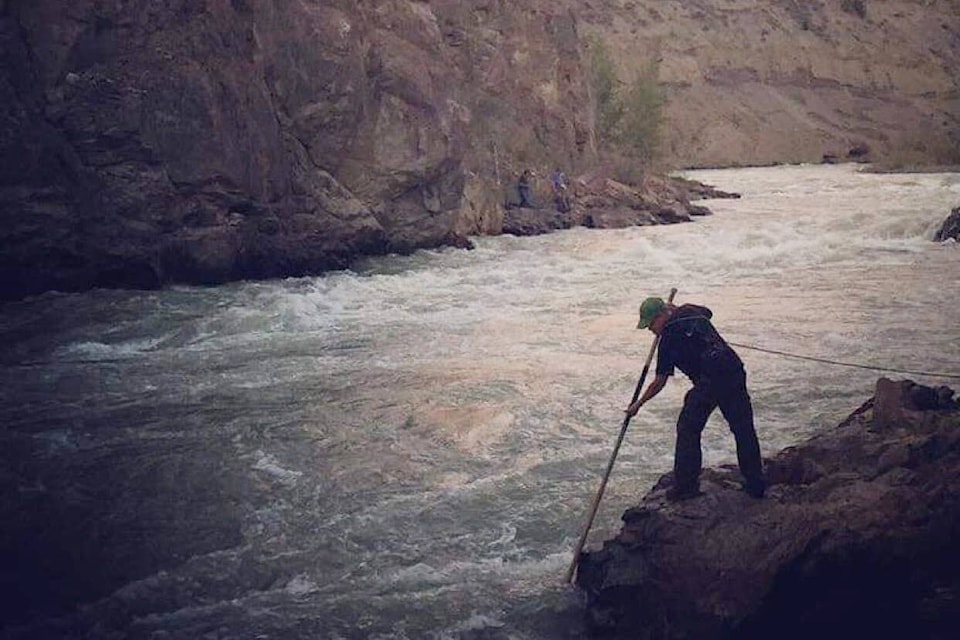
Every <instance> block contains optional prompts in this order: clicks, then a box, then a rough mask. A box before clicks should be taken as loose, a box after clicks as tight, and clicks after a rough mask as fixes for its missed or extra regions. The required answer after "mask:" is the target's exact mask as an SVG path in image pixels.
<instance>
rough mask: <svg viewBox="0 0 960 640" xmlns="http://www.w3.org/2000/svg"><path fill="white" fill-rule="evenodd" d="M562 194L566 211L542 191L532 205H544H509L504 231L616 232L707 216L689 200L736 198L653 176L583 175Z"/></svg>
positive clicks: (732, 195)
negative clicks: (634, 181) (627, 180)
mask: <svg viewBox="0 0 960 640" xmlns="http://www.w3.org/2000/svg"><path fill="white" fill-rule="evenodd" d="M567 193H568V196H567V197H568V201H569V204H570V206H569V208H567V210H564V208H563V207H560V206H557V205H556V204H555V203H550V202H549V200H550V199H551V198H552V195H551V194H549V193H546V192H545V191H544V190H542V189H541V190H540V193H538V194H537V196H536V197H535V198H534V204H535V205H540V204H542V205H543V206H535V207H533V208H521V207H518V206H515V205H513V204H512V203H511V204H510V205H508V206H507V209H506V212H505V214H504V220H503V232H504V233H510V234H513V235H518V236H529V235H537V234H541V233H549V232H550V231H554V230H557V229H569V228H571V227H576V226H584V227H590V228H600V229H620V228H623V227H631V226H647V225H656V224H676V223H678V222H690V221H691V220H692V219H693V217H695V216H706V215H710V214H711V211H710V210H709V209H707V208H706V207H703V206H700V205H697V204H694V203H693V202H692V201H693V200H697V199H701V198H739V197H740V195H739V194H736V193H727V192H725V191H721V190H719V189H716V188H714V187H710V186H708V185H704V184H700V183H698V182H694V181H690V180H684V179H680V178H660V177H654V176H648V177H647V178H645V180H644V183H643V184H642V185H639V186H638V187H631V186H629V185H626V184H623V183H622V182H618V181H616V180H613V179H610V178H605V177H602V176H598V175H585V176H582V177H580V178H579V179H577V180H574V181H573V183H572V184H571V185H570V189H569V191H568V192H567Z"/></svg>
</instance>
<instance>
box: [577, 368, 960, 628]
mask: <svg viewBox="0 0 960 640" xmlns="http://www.w3.org/2000/svg"><path fill="white" fill-rule="evenodd" d="M766 467H767V474H768V479H769V481H770V487H769V491H768V494H767V498H765V499H763V500H755V499H752V498H750V497H749V496H747V495H746V494H745V493H743V492H742V491H740V490H739V482H738V481H737V480H738V475H737V472H736V468H735V467H732V466H730V467H721V468H718V469H708V470H705V472H704V476H703V478H702V488H703V489H704V495H703V496H701V497H699V498H696V499H693V500H688V501H684V502H680V503H669V502H667V501H666V499H665V495H664V494H665V491H664V489H665V488H666V487H667V486H669V484H670V478H669V475H668V476H664V477H663V478H662V479H661V480H660V482H659V483H658V484H657V486H655V487H654V488H653V490H652V491H651V492H650V493H649V494H648V495H647V496H646V497H644V498H643V500H642V501H641V503H640V504H639V505H638V506H636V507H633V508H631V509H629V510H628V511H626V512H625V513H624V514H623V518H622V519H623V523H624V524H623V527H622V529H621V531H620V533H619V534H618V535H617V536H616V537H615V538H614V539H612V540H609V541H607V542H606V543H604V545H603V548H602V549H601V550H598V551H592V552H587V553H584V554H583V555H582V556H581V558H580V562H579V571H578V575H577V585H578V586H579V587H580V588H581V589H583V590H584V591H585V592H586V594H587V599H588V606H587V617H588V623H589V626H590V628H591V629H592V630H593V631H594V632H595V633H597V634H604V635H612V636H614V637H630V638H710V639H716V638H758V639H759V638H771V637H777V638H797V639H798V640H799V639H801V638H803V639H809V638H818V637H827V638H838V637H851V638H853V637H862V638H867V637H879V638H889V637H895V636H903V637H912V638H946V637H952V636H951V635H950V633H952V631H951V630H953V631H955V630H956V629H957V628H960V627H958V625H960V546H958V545H957V544H956V540H957V535H958V534H960V410H958V405H957V402H956V401H955V400H954V399H953V392H952V390H950V389H948V388H946V387H940V388H936V389H933V388H930V387H923V386H922V385H915V384H913V383H911V382H909V381H905V382H892V381H889V380H881V381H879V382H878V385H877V395H876V396H875V398H872V399H871V400H869V401H868V402H866V403H865V404H864V405H863V406H862V407H861V408H860V409H858V410H857V411H856V412H854V414H852V415H851V416H850V417H849V418H848V419H847V420H846V421H844V422H843V423H842V424H840V425H839V426H838V427H837V428H835V429H832V430H829V431H826V432H824V433H821V434H820V435H818V436H816V437H814V438H811V439H810V440H809V441H807V442H806V443H804V444H802V445H799V446H797V447H791V448H788V449H785V450H784V451H782V452H780V453H779V454H778V455H777V456H776V457H775V458H773V459H770V460H768V461H767V462H766Z"/></svg>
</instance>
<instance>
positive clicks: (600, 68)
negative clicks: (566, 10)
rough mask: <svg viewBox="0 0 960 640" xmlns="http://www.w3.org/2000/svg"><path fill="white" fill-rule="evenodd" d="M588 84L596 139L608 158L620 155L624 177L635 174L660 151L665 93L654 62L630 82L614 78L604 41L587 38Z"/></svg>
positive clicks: (611, 63) (653, 160) (652, 161)
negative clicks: (592, 102) (589, 80)
mask: <svg viewBox="0 0 960 640" xmlns="http://www.w3.org/2000/svg"><path fill="white" fill-rule="evenodd" d="M590 49H591V56H590V63H591V83H592V89H593V101H594V112H595V117H596V127H597V139H598V141H599V144H600V149H601V151H602V152H604V153H605V154H606V155H607V156H608V157H612V158H620V159H621V160H622V162H623V164H624V167H623V168H622V169H623V170H622V171H619V172H618V173H621V174H623V176H624V177H628V176H634V177H635V176H637V175H640V174H642V173H643V170H644V169H645V168H647V167H649V166H650V165H651V164H653V163H654V162H656V160H657V159H658V156H659V152H660V141H661V129H662V127H663V105H664V96H663V91H662V89H661V87H660V83H659V68H658V67H657V65H656V64H655V63H651V64H649V65H647V66H645V67H644V68H643V69H642V70H641V71H640V72H639V73H638V74H637V75H636V77H635V78H634V80H633V82H632V83H630V84H623V83H621V82H620V81H619V79H618V78H617V72H616V67H615V66H614V63H613V60H612V58H611V57H610V52H609V50H608V49H607V46H606V44H605V43H604V42H603V41H602V40H600V39H599V38H596V37H594V38H592V39H591V40H590Z"/></svg>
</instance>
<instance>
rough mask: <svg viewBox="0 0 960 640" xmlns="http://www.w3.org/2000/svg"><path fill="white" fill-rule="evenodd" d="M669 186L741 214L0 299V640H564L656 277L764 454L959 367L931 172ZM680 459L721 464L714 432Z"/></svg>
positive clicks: (946, 204) (804, 173) (678, 389)
mask: <svg viewBox="0 0 960 640" xmlns="http://www.w3.org/2000/svg"><path fill="white" fill-rule="evenodd" d="M685 175H687V176H688V177H691V178H694V179H697V180H700V181H703V182H706V183H708V184H711V185H713V186H716V187H718V188H720V189H723V190H727V191H735V192H738V193H740V194H742V196H743V197H742V198H741V199H737V200H732V199H731V200H712V201H706V202H705V203H704V204H706V205H707V206H708V207H709V208H710V209H711V210H712V211H713V212H714V215H712V216H708V217H705V218H698V219H696V221H695V222H694V223H691V224H679V225H669V226H659V227H635V228H628V229H620V230H589V229H583V228H579V229H571V230H568V231H563V232H558V233H554V234H550V235H546V236H539V237H531V238H516V237H511V236H501V237H484V238H476V239H475V242H476V245H477V246H476V249H475V250H473V251H461V250H452V249H450V250H439V251H427V252H418V253H416V254H414V255H411V256H405V257H400V256H391V257H386V258H378V259H372V260H368V261H365V262H364V263H363V264H361V265H358V266H357V267H356V268H355V269H354V270H351V271H344V272H337V273H331V274H328V275H325V276H322V277H315V278H300V279H288V280H283V281H273V282H256V283H237V284H232V285H228V286H221V287H216V288H188V287H174V288H170V289H166V290H163V291H150V292H137V291H105V290H98V291H91V292H87V293H81V294H59V293H51V294H45V295H42V296H38V297H35V298H31V299H28V300H24V301H20V302H14V303H6V304H4V305H3V307H2V314H0V335H2V337H3V344H4V347H3V349H2V351H0V365H2V367H0V376H2V386H0V418H2V422H3V424H4V429H3V431H2V439H3V442H2V447H0V449H2V453H0V456H2V459H0V462H2V465H3V469H4V470H3V472H2V474H0V489H2V491H3V496H4V497H3V500H2V502H0V517H2V518H3V521H4V525H3V531H4V535H3V542H2V544H3V553H4V555H6V556H7V561H5V562H4V565H5V568H4V569H3V573H2V581H3V583H4V584H3V586H4V591H5V592H6V593H11V592H16V594H17V595H15V596H12V597H10V598H8V599H7V602H6V604H5V605H4V612H3V613H4V616H3V617H4V618H5V619H7V620H8V626H7V627H6V628H5V634H6V635H5V637H11V638H36V637H67V636H69V637H87V638H114V637H115V638H154V639H159V638H164V639H184V640H186V639H190V640H194V639H197V638H211V639H212V638H217V639H227V638H237V639H240V638H244V639H246V638H271V639H273V638H276V639H281V638H282V639H284V640H289V639H296V638H329V639H352V638H371V639H380V640H388V639H389V640H401V639H409V640H414V639H419V638H432V639H437V640H447V639H451V640H452V639H461V638H463V639H480V638H483V639H494V638H496V639H507V638H510V639H513V640H541V639H543V640H546V639H556V638H577V637H580V636H581V635H582V632H583V628H582V625H581V612H582V606H583V605H582V602H581V599H580V596H579V594H578V593H577V592H576V591H575V590H574V589H572V588H570V587H568V586H566V585H565V584H563V576H564V574H565V572H566V569H567V566H568V564H569V562H570V559H571V553H572V550H573V548H574V546H575V544H576V542H577V539H578V537H579V535H580V532H581V530H582V527H583V525H584V520H585V517H586V514H587V510H588V507H589V505H590V503H591V501H592V499H593V496H594V495H595V493H596V491H597V488H598V485H599V482H600V479H601V477H602V475H603V471H604V469H605V467H606V464H607V460H608V459H609V456H610V453H611V451H612V448H613V445H614V442H615V440H616V436H617V433H618V431H619V427H620V424H621V421H622V418H623V409H624V407H625V406H626V405H627V403H628V401H629V399H630V396H631V394H632V392H633V389H634V386H635V384H636V381H637V378H638V376H639V373H640V370H641V368H642V365H643V361H644V359H645V356H646V354H647V351H648V350H649V348H650V345H651V338H652V336H651V334H650V333H649V332H647V331H638V330H636V329H635V326H636V309H637V306H638V304H639V302H640V301H641V300H642V299H643V298H644V297H645V296H647V295H663V296H665V295H666V294H667V293H668V291H669V290H670V288H671V287H676V288H677V289H678V294H677V301H678V302H680V303H682V302H688V301H689V302H696V303H699V304H704V305H707V306H709V307H710V308H711V309H712V310H713V312H714V322H715V324H716V326H717V327H718V329H719V330H720V332H721V333H722V334H723V335H724V337H726V338H727V339H728V340H729V341H731V342H734V343H736V344H739V345H743V347H742V348H738V351H739V353H740V355H741V357H742V358H743V360H744V361H745V364H746V367H747V371H748V375H749V377H748V385H749V388H750V391H751V395H752V397H753V401H754V408H755V412H756V421H757V430H758V435H759V438H760V443H761V448H762V451H763V454H764V455H765V456H772V455H774V454H776V453H777V452H778V451H779V450H781V449H782V448H784V447H787V446H790V445H792V444H796V443H798V442H800V441H802V440H804V439H805V438H807V437H808V436H810V435H811V434H813V433H815V432H817V431H818V430H822V429H825V428H830V427H831V426H834V425H836V424H838V423H839V422H840V421H841V420H843V418H844V417H846V416H847V415H848V414H849V413H850V412H852V411H853V410H854V409H856V408H857V407H858V406H860V404H862V403H863V402H864V401H865V400H866V399H868V398H869V397H870V396H871V395H872V392H873V387H874V385H875V383H876V380H877V378H878V377H880V376H882V375H887V376H889V377H894V378H900V377H909V378H911V379H914V380H916V381H918V382H923V383H925V384H933V385H937V384H951V380H949V379H941V378H937V377H936V376H935V375H932V374H938V373H952V374H954V375H955V374H957V373H958V364H957V363H958V362H960V323H958V322H957V315H956V301H957V300H958V299H960V277H958V276H960V247H958V246H956V244H953V243H947V244H942V245H940V244H936V243H933V242H931V239H932V237H933V234H934V232H935V231H936V229H937V228H938V227H939V225H940V224H941V223H942V222H943V220H944V219H945V218H946V216H947V214H948V213H949V211H950V208H951V207H955V206H958V205H960V174H950V173H940V174H885V175H884V174H874V173H866V172H862V171H860V170H859V167H857V166H855V165H839V166H790V167H769V168H748V169H730V170H709V171H691V172H687V173H686V174H685ZM747 347H760V348H763V349H768V350H774V351H782V352H785V353H789V354H795V355H800V356H806V357H810V358H819V359H824V360H832V361H837V362H843V363H850V364H857V365H860V367H876V368H878V369H880V368H886V369H899V370H906V371H912V372H925V374H929V375H920V374H909V375H905V374H902V373H890V372H888V373H884V372H882V371H877V370H871V369H866V368H859V367H847V366H840V365H834V364H827V363H824V362H819V361H816V360H804V359H797V358H792V357H786V356H783V355H777V354H772V353H768V352H765V351H756V350H753V349H749V348H747ZM955 382H956V381H955V380H954V381H953V383H955ZM954 386H956V385H955V384H954ZM687 388H688V383H687V382H686V380H684V379H679V380H675V381H672V382H671V383H670V384H669V385H668V386H667V388H666V389H665V390H664V392H663V393H661V394H660V395H659V396H658V397H657V398H656V399H655V400H654V401H652V402H651V403H650V404H649V405H647V406H645V407H644V408H643V409H642V410H641V411H640V413H639V414H638V415H637V417H636V418H635V419H634V420H633V422H632V423H631V428H630V430H629V432H628V433H627V437H626V439H625V441H624V444H623V447H622V448H621V450H620V453H619V456H618V458H617V462H616V466H615V468H614V471H613V474H612V476H611V480H610V484H609V486H608V488H607V491H606V494H605V496H604V499H603V502H602V503H601V507H600V511H599V513H598V516H597V519H596V521H595V523H594V525H593V528H592V532H591V535H590V538H589V540H588V547H591V546H595V545H598V544H600V543H601V542H602V541H603V540H604V539H606V538H608V537H610V536H612V535H613V534H615V533H616V531H617V528H618V522H619V516H620V514H621V513H622V512H623V511H624V510H625V509H626V508H628V507H630V506H631V505H632V504H634V502H635V501H636V500H637V499H638V498H639V497H640V496H642V495H643V494H644V493H646V492H647V491H648V490H649V489H650V487H651V486H652V485H653V484H654V483H655V482H656V480H657V478H659V476H660V475H661V474H663V473H665V472H667V471H668V470H669V469H670V468H671V465H672V444H673V443H672V441H673V425H674V422H675V419H676V415H677V412H678V409H679V405H680V402H681V399H682V395H683V393H684V391H685V390H686V389H687ZM703 444H704V461H705V464H707V465H715V464H722V463H731V462H733V461H734V460H735V457H734V451H733V438H732V436H731V435H730V433H729V431H728V429H727V427H726V425H725V423H724V422H723V420H722V418H720V417H719V415H716V416H714V417H712V418H711V421H710V423H709V424H708V427H707V430H706V431H705V433H704V441H703ZM14 558H16V559H15V560H14ZM11 590H12V591H11ZM78 603H84V606H83V607H81V608H79V609H75V605H77V604H78ZM71 611H72V612H71ZM11 620H12V622H10V621H11Z"/></svg>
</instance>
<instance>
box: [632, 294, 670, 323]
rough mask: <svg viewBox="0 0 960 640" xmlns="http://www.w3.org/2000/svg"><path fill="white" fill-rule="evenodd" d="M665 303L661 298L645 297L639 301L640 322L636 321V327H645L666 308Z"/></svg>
mask: <svg viewBox="0 0 960 640" xmlns="http://www.w3.org/2000/svg"><path fill="white" fill-rule="evenodd" d="M666 306H667V304H666V303H665V302H664V301H663V298H647V299H646V300H644V301H643V302H641V303H640V322H638V323H637V329H646V328H647V327H649V326H650V323H651V322H653V319H654V318H656V317H657V316H658V315H660V312H661V311H663V310H664V309H665V308H666Z"/></svg>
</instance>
